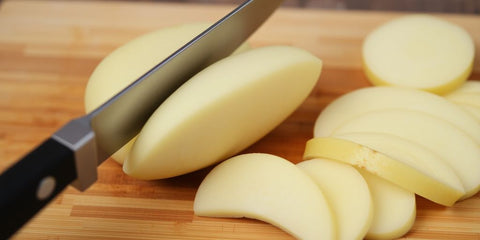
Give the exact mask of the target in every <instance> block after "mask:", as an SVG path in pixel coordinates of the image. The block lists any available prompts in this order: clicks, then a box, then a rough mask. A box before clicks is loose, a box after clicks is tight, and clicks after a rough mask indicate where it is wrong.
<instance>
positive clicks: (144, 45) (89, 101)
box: [85, 23, 249, 164]
mask: <svg viewBox="0 0 480 240" xmlns="http://www.w3.org/2000/svg"><path fill="white" fill-rule="evenodd" d="M209 26H210V24H207V23H189V24H184V25H179V26H173V27H168V28H164V29H160V30H157V31H154V32H151V33H147V34H145V35H142V36H140V37H138V38H136V39H133V40H131V41H130V42H128V43H126V44H125V45H123V46H121V47H119V48H117V49H116V50H115V51H113V52H112V53H110V54H109V55H108V56H107V57H105V58H104V59H103V60H102V61H101V62H100V64H99V65H98V66H97V67H96V69H95V70H94V72H93V73H92V75H91V76H90V79H89V80H88V84H87V87H86V90H85V110H86V112H90V111H92V110H94V109H95V108H97V107H99V106H100V104H102V103H104V102H105V101H106V100H108V99H110V98H111V97H113V96H114V95H115V94H116V93H118V92H119V91H121V90H122V89H124V88H125V87H126V86H128V85H129V84H130V83H132V82H133V81H135V80H136V79H137V78H139V77H140V76H142V75H143V74H144V73H146V72H147V71H148V70H150V69H151V68H153V67H154V66H155V65H156V64H158V63H159V62H160V61H162V60H163V59H165V58H167V57H168V56H170V55H171V54H172V53H173V52H175V51H176V50H177V49H179V48H180V47H182V46H183V45H184V44H186V43H187V42H188V41H190V40H191V39H192V38H194V37H195V36H197V35H198V34H200V33H201V32H202V31H204V30H205V29H207V28H208V27H209ZM248 49H249V46H248V44H243V45H242V46H241V47H240V48H239V49H238V50H237V51H246V50H248ZM133 142H134V140H132V141H130V142H129V143H128V144H126V145H125V146H124V147H123V148H121V149H120V150H118V151H117V152H116V153H115V154H114V155H113V156H112V158H113V159H115V161H117V162H118V163H121V164H122V163H123V161H124V159H125V157H126V156H127V155H128V154H129V152H130V149H131V146H132V145H133Z"/></svg>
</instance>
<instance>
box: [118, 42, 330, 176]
mask: <svg viewBox="0 0 480 240" xmlns="http://www.w3.org/2000/svg"><path fill="white" fill-rule="evenodd" d="M321 67H322V62H321V60H320V59H318V58H317V57H315V56H313V55H312V54H310V53H308V52H307V51H304V50H301V49H298V48H294V47H287V46H272V47H263V48H257V49H253V50H249V51H247V52H244V53H240V54H236V55H233V56H230V57H227V58H225V59H223V60H220V61H218V62H217V63H215V64H213V65H211V66H209V67H208V68H206V69H204V70H203V71H201V72H200V73H198V74H197V75H196V76H194V77H193V78H192V79H190V80H189V81H188V82H187V83H185V84H184V85H183V86H181V87H180V88H179V89H178V90H177V91H176V92H174V93H173V94H172V95H171V96H170V97H169V98H168V99H167V100H166V101H165V102H164V103H163V104H162V105H161V106H160V107H159V108H158V109H157V110H156V111H155V112H154V113H153V115H152V116H151V117H150V119H149V120H148V121H147V123H146V124H145V126H144V127H143V129H142V130H141V132H140V134H139V135H138V138H137V140H136V141H135V143H134V145H133V148H132V151H131V152H130V155H129V156H128V158H127V159H126V161H125V163H124V171H125V172H126V173H127V174H129V175H131V176H134V177H137V178H141V179H161V178H168V177H173V176H178V175H181V174H185V173H188V172H192V171H195V170H198V169H200V168H203V167H206V166H208V165H211V164H213V163H216V162H218V161H220V160H223V159H226V158H228V157H229V156H232V155H234V154H236V153H238V152H240V151H241V150H243V149H244V148H246V147H248V146H249V145H251V144H252V143H254V142H255V141H257V140H259V139H260V138H261V137H263V136H264V135H265V134H267V133H268V132H270V131H271V130H272V129H273V128H274V127H275V126H277V125H278V124H280V123H281V122H282V121H283V120H284V119H285V118H287V117H288V116H289V115H290V114H291V113H292V112H293V111H294V110H295V109H296V108H297V107H298V106H299V105H300V104H301V103H302V102H303V100H304V99H305V98H306V97H307V96H308V94H309V93H310V91H311V89H312V88H313V87H314V86H315V84H316V82H317V79H318V77H319V75H320V71H321Z"/></svg>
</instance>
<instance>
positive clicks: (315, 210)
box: [194, 153, 336, 240]
mask: <svg viewBox="0 0 480 240" xmlns="http://www.w3.org/2000/svg"><path fill="white" fill-rule="evenodd" d="M194 211H195V214H196V215H199V216H209V217H247V218H254V219H258V220H262V221H265V222H268V223H271V224H273V225H275V226H277V227H279V228H281V229H283V230H284V231H286V232H288V233H290V234H291V235H293V236H294V237H296V238H297V239H312V240H315V239H336V238H335V234H336V229H335V223H334V217H333V216H332V213H331V211H330V208H329V206H328V203H327V201H326V200H325V197H324V195H323V194H322V192H321V191H320V190H319V188H318V187H317V185H316V184H315V183H314V182H313V181H312V179H310V178H309V177H308V176H307V175H306V174H305V173H303V172H302V171H301V170H300V169H299V168H297V167H296V166H295V165H294V164H292V163H291V162H289V161H287V160H285V159H282V158H279V157H276V156H273V155H268V154H259V153H256V154H245V155H239V156H236V157H233V158H231V159H228V160H226V161H224V162H222V163H221V164H219V165H218V166H216V167H215V168H214V169H213V170H212V171H211V172H210V173H209V174H208V175H207V177H205V179H204V180H203V182H202V183H201V185H200V187H199V188H198V191H197V193H196V196H195V201H194Z"/></svg>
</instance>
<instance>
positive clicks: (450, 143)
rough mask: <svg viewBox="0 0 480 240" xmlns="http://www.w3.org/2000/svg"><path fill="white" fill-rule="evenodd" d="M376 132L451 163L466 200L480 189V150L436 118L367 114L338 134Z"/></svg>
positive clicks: (392, 112)
mask: <svg viewBox="0 0 480 240" xmlns="http://www.w3.org/2000/svg"><path fill="white" fill-rule="evenodd" d="M357 132H372V133H386V134H392V135H395V136H398V137H401V138H404V139H408V140H409V141H412V142H414V143H415V144H418V145H419V146H423V147H425V148H426V149H428V150H429V151H431V152H433V153H435V154H436V155H437V156H438V157H439V158H438V159H439V161H444V162H445V163H447V164H448V165H449V166H450V167H451V168H452V169H453V170H454V171H455V173H456V175H457V176H458V177H459V178H460V180H461V181H462V184H463V187H464V189H465V195H464V196H462V198H461V199H465V198H467V197H470V196H472V195H474V194H475V193H477V192H478V191H479V189H480V148H479V146H478V144H476V143H475V142H474V140H473V139H472V138H471V137H469V136H468V135H467V134H466V133H465V132H463V131H461V130H459V129H458V128H456V127H455V126H454V125H452V124H450V123H448V122H446V121H444V120H442V119H439V118H436V117H433V116H432V115H429V114H426V113H422V112H417V111H408V110H399V109H394V110H382V111H375V112H370V113H366V114H363V115H361V116H358V117H356V118H355V119H352V120H350V121H349V122H347V123H345V124H344V125H342V126H341V127H340V128H338V129H337V130H336V131H335V132H334V135H335V134H343V133H357Z"/></svg>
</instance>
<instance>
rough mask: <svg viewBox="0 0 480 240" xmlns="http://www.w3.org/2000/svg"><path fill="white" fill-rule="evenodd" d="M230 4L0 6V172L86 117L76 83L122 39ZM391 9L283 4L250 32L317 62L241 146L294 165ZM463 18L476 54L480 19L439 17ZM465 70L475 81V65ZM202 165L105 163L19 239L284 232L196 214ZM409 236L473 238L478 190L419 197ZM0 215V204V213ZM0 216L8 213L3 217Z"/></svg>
mask: <svg viewBox="0 0 480 240" xmlns="http://www.w3.org/2000/svg"><path fill="white" fill-rule="evenodd" d="M231 9H233V6H229V5H208V4H205V5H194V4H164V3H153V2H142V3H135V2H134V3H131V2H110V1H108V2H92V1H85V2H83V1H71V2H68V1H6V2H3V3H2V5H1V7H0V169H1V170H3V169H5V168H6V167H7V166H8V165H9V164H11V163H13V162H14V161H16V160H17V159H18V158H19V157H21V156H22V155H23V154H24V153H26V152H27V151H28V150H29V149H31V148H32V147H34V146H35V145H37V144H38V143H40V142H41V141H42V140H43V139H45V138H46V137H47V136H49V134H51V133H53V132H54V131H55V129H57V128H58V127H60V126H62V125H63V124H64V123H66V122H67V121H68V120H69V119H71V118H73V117H77V116H79V115H81V114H83V112H84V110H83V94H84V89H85V84H86V82H87V80H88V77H89V75H90V74H91V72H92V70H93V69H94V67H95V66H96V65H97V64H98V63H99V61H100V60H101V59H102V58H103V57H104V56H105V55H107V54H108V53H109V52H110V51H112V50H113V49H115V48H116V47H118V46H120V45H121V44H123V43H125V42H127V41H128V40H130V39H132V38H134V37H136V36H138V35H140V34H143V33H146V32H149V31H152V30H155V29H159V28H162V27H165V26H171V25H175V24H179V23H184V22H193V21H210V22H213V21H215V20H217V19H218V18H220V17H221V16H223V15H224V14H226V13H227V12H228V11H230V10H231ZM400 15H402V14H400V13H385V12H342V11H322V10H305V9H289V8H282V9H280V10H279V11H278V12H276V13H275V15H274V16H273V17H272V18H271V19H270V20H269V21H268V22H267V23H266V24H265V25H264V26H263V27H262V28H261V29H260V30H259V31H258V32H257V33H256V34H255V35H254V36H253V37H252V38H251V39H250V43H251V44H252V46H254V47H258V46H264V45H277V44H286V45H293V46H297V47H301V48H304V49H307V50H309V51H311V52H312V53H314V54H315V55H317V56H319V57H320V58H322V59H323V61H324V64H325V65H324V69H323V73H322V75H321V77H320V79H319V81H318V85H317V86H316V88H315V89H314V90H313V92H312V93H311V95H310V96H309V97H308V99H307V100H306V101H305V102H304V104H303V105H302V106H301V107H300V108H299V109H298V110H297V111H296V112H295V113H293V114H292V115H291V116H290V117H289V118H288V119H287V120H286V121H285V122H284V123H282V124H281V125H280V126H278V127H277V128H276V129H275V130H274V131H273V132H271V133H270V134H269V135H267V136H266V137H265V138H263V139H262V140H260V141H259V142H258V143H256V144H255V145H253V146H252V147H250V148H249V149H247V150H245V152H266V153H271V154H276V155H279V156H281V157H284V158H287V159H289V160H291V161H292V162H294V163H296V162H299V161H300V160H301V156H302V153H303V147H304V145H305V141H306V140H308V139H309V138H311V137H312V128H313V124H314V121H315V119H316V117H317V115H318V114H319V113H320V112H321V111H322V109H323V108H324V107H325V106H326V105H327V104H328V103H329V102H331V101H332V100H333V99H335V98H336V97H338V96H339V95H340V94H343V93H346V92H349V91H351V90H354V89H357V88H360V87H364V86H368V85H369V83H368V82H367V80H366V78H365V76H364V75H363V73H362V70H361V63H360V48H361V44H362V39H363V38H364V36H365V35H366V34H367V33H368V32H369V31H371V30H372V29H373V28H374V27H376V26H378V25H379V24H381V23H382V22H385V21H387V20H389V19H392V18H394V17H398V16H400ZM438 16H439V17H441V18H444V19H447V20H449V21H452V22H454V23H456V24H458V25H461V26H463V27H464V28H465V29H466V30H467V31H468V32H469V33H470V34H471V35H472V37H473V38H474V41H475V44H476V47H477V50H476V59H477V60H478V59H480V50H479V49H480V17H479V16H467V15H463V16H461V15H438ZM471 79H477V80H478V79H480V62H479V61H477V62H476V63H475V65H474V73H473V74H472V76H471ZM209 170H210V169H205V170H200V171H198V172H195V173H192V174H188V175H185V176H180V177H176V178H172V179H166V180H158V181H141V180H136V179H133V178H131V177H128V176H126V175H125V174H123V172H122V169H121V167H120V166H119V165H118V164H116V163H115V162H114V161H113V160H107V161H106V162H105V163H104V164H102V165H101V166H100V167H99V179H98V182H97V183H95V184H94V185H93V186H92V187H91V188H90V189H88V190H87V191H85V192H78V191H76V190H75V189H73V188H71V187H69V188H68V189H66V191H65V192H64V193H63V194H61V195H60V196H59V197H58V198H56V199H55V200H54V201H53V202H52V203H51V204H50V205H49V206H48V207H47V208H46V209H45V210H44V211H42V212H41V213H40V214H39V215H38V216H37V217H36V218H35V219H33V220H32V221H31V222H30V223H29V224H28V225H26V226H25V227H24V228H23V229H22V230H21V231H20V232H19V233H18V234H17V235H16V236H15V238H16V239H291V236H289V235H288V234H286V233H284V232H283V231H281V230H279V229H277V228H275V227H273V226H271V225H269V224H266V223H263V222H260V221H256V220H250V219H212V218H204V217H197V216H194V215H193V211H192V205H193V199H194V196H195V191H196V189H197V187H198V185H199V184H200V182H201V181H202V179H203V177H204V176H205V175H206V174H207V173H208V171H209ZM417 200H418V202H417V204H418V212H417V220H416V222H415V225H414V226H413V229H412V231H411V232H410V233H409V234H408V235H407V236H406V237H407V238H415V239H480V195H479V194H477V195H476V196H474V197H472V198H470V199H468V200H466V201H463V202H460V203H458V204H456V205H455V206H454V207H450V208H447V207H442V206H439V205H436V204H434V203H431V202H429V201H427V200H425V199H422V198H420V197H418V198H417ZM0 216H1V213H0ZM0 221H8V219H1V220H0Z"/></svg>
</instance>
